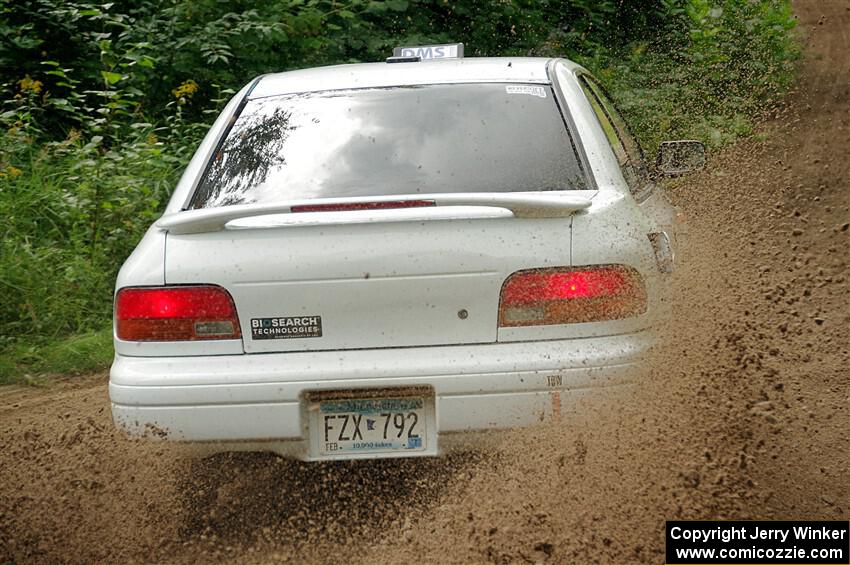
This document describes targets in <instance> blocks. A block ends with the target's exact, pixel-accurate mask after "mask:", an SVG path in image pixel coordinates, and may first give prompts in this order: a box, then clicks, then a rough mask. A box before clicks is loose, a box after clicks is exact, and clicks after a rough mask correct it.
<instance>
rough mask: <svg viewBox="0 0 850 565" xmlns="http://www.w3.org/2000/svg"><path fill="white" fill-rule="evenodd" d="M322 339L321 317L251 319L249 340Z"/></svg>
mask: <svg viewBox="0 0 850 565" xmlns="http://www.w3.org/2000/svg"><path fill="white" fill-rule="evenodd" d="M297 337H322V317H321V316H286V317H281V318H251V339H293V338H297Z"/></svg>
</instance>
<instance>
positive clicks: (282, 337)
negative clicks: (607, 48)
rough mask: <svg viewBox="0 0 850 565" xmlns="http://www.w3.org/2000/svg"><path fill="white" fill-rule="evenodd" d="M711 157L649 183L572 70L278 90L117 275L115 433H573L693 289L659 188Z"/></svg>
mask: <svg viewBox="0 0 850 565" xmlns="http://www.w3.org/2000/svg"><path fill="white" fill-rule="evenodd" d="M683 155H684V157H683ZM694 156H695V157H694ZM702 158H703V153H702V148H701V145H699V144H698V143H697V142H671V143H668V144H664V145H662V151H661V154H660V156H659V162H658V164H657V165H653V166H652V167H650V166H649V165H648V164H647V162H646V161H645V159H644V156H643V154H642V152H641V150H640V147H639V146H638V144H637V142H636V141H635V139H634V137H633V136H632V134H631V133H630V132H629V129H628V127H627V126H626V124H625V122H624V121H623V119H622V117H621V116H620V114H619V113H618V112H617V110H616V108H615V106H614V105H613V104H612V102H611V100H610V99H609V97H608V96H607V95H606V93H605V91H604V90H603V88H602V87H601V86H600V84H599V83H598V82H597V81H596V80H595V79H594V78H593V77H592V76H591V75H590V74H589V73H588V72H587V71H586V70H585V69H583V68H582V67H580V66H578V65H576V64H574V63H572V62H570V61H568V60H565V59H545V58H517V57H505V58H463V57H462V46H459V45H455V46H428V47H426V48H407V49H406V50H405V49H402V50H400V51H399V52H397V54H396V56H394V57H391V58H389V59H388V60H386V61H382V62H378V63H368V64H354V65H341V66H330V67H322V68H313V69H306V70H299V71H292V72H285V73H279V74H270V75H264V76H261V77H258V78H256V79H255V80H253V81H251V82H250V83H249V84H248V85H246V86H245V87H244V88H243V89H242V90H241V91H240V92H239V93H238V94H237V95H236V96H235V97H234V98H233V100H232V101H231V102H230V103H229V104H228V105H227V106H226V108H225V109H224V111H223V112H222V114H221V116H220V117H219V118H218V120H217V121H216V122H215V124H214V125H213V126H212V128H211V129H210V130H209V133H208V134H207V136H206V137H205V139H204V140H203V142H202V143H201V145H200V147H199V148H198V150H197V153H196V154H195V156H194V158H193V159H192V160H191V162H190V163H189V165H188V167H187V169H186V171H185V173H184V174H183V176H182V178H181V180H180V182H179V184H178V186H177V187H176V189H175V191H174V194H173V196H172V198H171V200H170V202H169V204H168V206H167V208H166V210H165V213H164V215H163V216H162V217H161V218H160V219H159V220H158V221H157V222H156V223H155V224H154V225H152V226H151V227H150V229H149V230H148V232H147V233H146V235H145V236H144V238H143V239H142V241H141V242H140V243H139V245H138V247H137V248H136V250H135V251H134V252H133V254H132V255H131V256H130V258H129V259H128V260H127V261H126V263H125V264H124V266H123V268H122V269H121V271H120V273H119V275H118V280H117V284H116V293H115V315H114V316H115V319H114V322H115V361H114V364H113V365H112V369H111V373H110V383H109V394H110V399H111V403H112V414H113V418H114V421H115V423H116V425H117V426H118V427H119V428H121V429H123V430H125V431H126V432H128V433H129V434H131V435H138V436H149V437H153V438H165V439H168V440H174V441H183V442H205V443H206V444H207V445H208V447H210V449H213V450H270V451H275V452H278V453H280V454H283V455H287V456H290V457H295V458H300V459H304V460H320V461H321V460H333V459H358V458H383V457H405V456H429V455H437V454H439V453H442V452H444V451H445V450H446V449H447V448H449V447H450V446H452V445H457V444H458V443H460V444H464V443H465V442H466V443H468V442H473V443H474V442H475V439H474V438H475V437H478V435H477V434H478V432H484V431H490V435H492V431H493V430H500V429H507V428H515V427H521V426H527V425H531V424H535V423H538V422H540V421H547V420H552V419H557V418H558V417H559V415H560V414H561V412H562V411H565V410H567V409H569V407H570V405H571V403H572V402H573V399H574V398H576V397H577V395H581V394H588V393H591V394H592V393H593V391H596V390H602V389H604V388H605V387H616V386H621V385H625V384H628V383H632V382H634V380H635V379H636V377H637V375H639V374H640V371H639V369H640V367H641V363H642V361H644V359H645V358H646V355H647V352H648V350H649V348H650V347H651V345H652V344H653V342H654V340H655V339H656V336H657V328H658V324H659V323H660V322H659V320H661V319H662V316H661V314H662V313H663V312H664V310H665V297H664V288H665V286H666V282H665V281H666V280H667V279H668V278H669V277H670V276H671V274H670V273H671V271H673V270H674V253H673V248H674V244H675V229H674V228H675V226H676V213H675V210H674V208H673V207H672V206H671V205H670V204H669V203H668V202H667V200H666V199H665V196H664V194H663V192H662V190H661V189H660V188H659V187H658V186H657V185H656V184H655V183H654V182H653V178H654V176H655V175H656V174H657V173H658V172H659V171H660V172H665V171H666V172H669V173H675V174H679V173H682V172H686V171H687V170H689V169H692V168H694V167H696V166H699V164H700V163H699V162H698V161H699V160H700V159H702Z"/></svg>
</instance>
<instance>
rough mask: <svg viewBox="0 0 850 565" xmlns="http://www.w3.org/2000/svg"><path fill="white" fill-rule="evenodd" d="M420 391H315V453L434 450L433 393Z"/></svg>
mask: <svg viewBox="0 0 850 565" xmlns="http://www.w3.org/2000/svg"><path fill="white" fill-rule="evenodd" d="M410 392H413V393H414V394H410ZM422 392H423V390H422V389H413V390H412V391H404V390H403V389H402V390H392V389H390V390H383V391H377V394H378V395H376V392H375V391H360V392H358V391H345V392H344V393H333V392H331V393H326V394H325V395H322V394H321V393H319V394H318V395H316V394H314V395H313V397H312V398H311V399H310V405H309V407H310V410H309V411H310V414H311V418H310V438H311V444H312V451H313V453H314V455H317V456H319V457H320V458H323V459H331V458H357V457H380V456H388V457H393V456H405V455H424V454H427V453H428V452H432V451H435V446H434V445H433V444H434V443H435V441H434V439H433V438H434V436H435V433H434V424H435V423H434V416H433V415H434V408H433V407H434V399H433V393H431V394H430V395H428V394H422ZM393 393H395V394H393ZM405 393H407V394H405ZM316 396H318V398H316ZM322 396H324V398H323V397H322ZM341 396H342V397H341Z"/></svg>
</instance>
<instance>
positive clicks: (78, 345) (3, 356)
mask: <svg viewBox="0 0 850 565" xmlns="http://www.w3.org/2000/svg"><path fill="white" fill-rule="evenodd" d="M112 356H113V349H112V329H111V328H105V329H103V330H99V331H94V332H86V333H81V334H77V335H73V336H70V337H65V338H57V339H48V340H39V341H37V342H35V343H29V344H26V343H23V342H17V343H14V344H12V345H11V346H9V347H8V348H5V349H3V350H2V351H0V385H5V384H41V383H44V382H46V381H47V380H49V377H51V376H55V375H81V374H84V373H91V372H94V371H99V370H101V369H105V368H106V367H108V366H109V364H110V363H111V362H112Z"/></svg>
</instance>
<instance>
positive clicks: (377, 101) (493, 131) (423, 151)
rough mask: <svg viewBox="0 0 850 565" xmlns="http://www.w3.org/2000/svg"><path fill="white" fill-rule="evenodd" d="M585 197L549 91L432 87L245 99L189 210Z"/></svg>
mask: <svg viewBox="0 0 850 565" xmlns="http://www.w3.org/2000/svg"><path fill="white" fill-rule="evenodd" d="M584 188H586V185H585V180H584V174H583V172H582V170H581V168H580V166H579V164H578V159H577V156H576V154H575V151H574V148H573V146H572V144H571V142H570V138H569V135H568V134H567V130H566V127H565V125H564V121H563V119H562V118H561V115H560V113H559V111H558V108H557V106H556V104H555V100H554V98H553V94H552V90H551V88H550V87H544V86H540V85H515V84H512V85H506V84H459V85H433V86H418V87H398V88H383V89H363V90H348V91H329V92H315V93H308V94H298V95H287V96H274V97H267V98H261V99H257V100H251V101H249V102H248V103H247V104H246V105H245V108H244V109H243V111H242V112H241V114H240V115H239V117H238V118H237V120H236V122H235V123H234V125H233V127H232V128H231V130H230V132H229V133H228V135H227V137H226V138H225V140H224V142H223V143H222V144H221V146H220V147H219V148H218V151H217V152H216V153H215V155H214V157H213V161H212V163H211V164H210V166H209V167H208V168H207V171H206V174H205V175H204V178H203V179H202V180H201V182H200V184H199V186H198V189H197V191H196V193H195V196H194V198H193V200H192V205H191V207H192V208H210V207H218V206H227V205H231V204H250V203H267V202H279V201H282V200H293V199H313V198H330V197H349V196H383V195H396V194H398V195H402V194H427V193H447V192H512V191H536V190H580V189H584Z"/></svg>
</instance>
